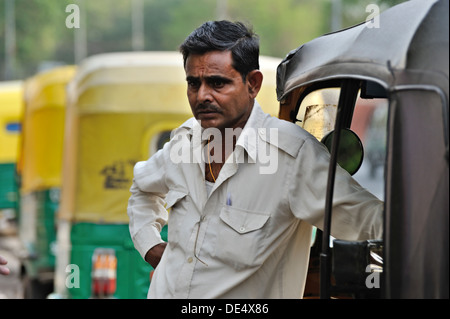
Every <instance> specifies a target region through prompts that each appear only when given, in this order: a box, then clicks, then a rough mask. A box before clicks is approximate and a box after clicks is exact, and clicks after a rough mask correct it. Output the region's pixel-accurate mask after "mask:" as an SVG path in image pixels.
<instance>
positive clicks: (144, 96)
mask: <svg viewBox="0 0 450 319" xmlns="http://www.w3.org/2000/svg"><path fill="white" fill-rule="evenodd" d="M278 63H279V60H277V59H271V58H262V61H261V64H262V69H263V72H264V67H263V66H264V65H267V69H268V71H266V73H267V75H266V82H265V83H266V87H265V88H263V89H262V91H263V92H265V93H262V97H263V99H265V100H268V101H267V103H265V102H262V104H263V105H264V104H266V111H267V112H270V113H272V114H274V115H275V114H277V113H278V103H277V100H276V95H275V85H276V80H275V74H276V66H277V64H278ZM185 77H186V76H185V72H184V68H183V60H182V56H181V54H180V53H178V52H124V53H106V54H100V55H96V56H92V57H89V58H87V59H86V60H84V61H83V62H82V63H81V65H80V66H79V69H78V72H77V74H76V76H75V78H74V80H73V81H72V82H71V83H70V85H69V87H68V109H67V122H66V131H65V150H64V160H63V162H64V163H63V191H62V197H61V209H60V212H59V215H58V245H57V247H58V258H57V270H56V276H55V291H54V293H53V294H52V295H51V296H50V297H51V298H145V297H146V295H147V291H148V287H149V284H150V281H149V274H150V272H151V270H152V268H151V266H150V265H148V264H147V263H146V262H145V261H144V260H143V259H142V257H141V256H140V255H139V253H138V252H137V250H136V249H135V248H134V245H133V242H132V240H131V237H130V234H129V228H128V222H129V220H128V215H127V213H126V211H127V204H128V199H129V197H130V192H129V189H130V187H131V184H132V179H133V167H134V165H135V163H136V162H138V161H142V160H145V159H147V158H148V157H149V156H151V155H152V154H153V153H154V152H156V151H157V150H158V149H159V148H161V147H162V145H163V144H164V143H165V142H166V141H167V140H168V139H169V138H170V132H171V131H172V130H173V129H175V128H176V127H178V126H179V125H181V124H182V123H183V122H185V121H186V120H187V119H188V118H190V117H192V113H191V109H190V106H189V103H188V100H187V96H186V80H185ZM269 100H270V102H269ZM162 237H163V239H165V240H166V239H167V229H163V231H162Z"/></svg>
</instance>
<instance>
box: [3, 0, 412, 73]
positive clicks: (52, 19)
mask: <svg viewBox="0 0 450 319" xmlns="http://www.w3.org/2000/svg"><path fill="white" fill-rule="evenodd" d="M404 1H405V0H277V1H274V0H95V1H89V0H0V80H13V79H24V78H26V77H29V76H31V75H33V74H34V73H36V72H38V71H39V70H42V69H45V68H48V67H50V66H52V65H58V64H74V63H77V62H78V61H77V60H79V59H80V56H81V57H83V56H89V55H93V54H97V53H102V52H112V51H131V50H177V48H178V46H179V44H180V43H181V42H182V41H183V39H184V38H185V37H186V36H187V35H188V34H189V33H190V32H191V31H192V30H193V29H195V28H196V27H197V26H199V25H200V24H202V23H203V22H205V21H208V20H217V19H229V20H233V21H236V20H241V21H245V22H247V23H249V24H251V25H253V27H254V29H255V32H256V33H257V34H258V35H259V36H260V44H261V54H263V55H269V56H275V57H281V58H282V57H284V56H285V55H286V54H287V53H288V52H289V51H290V50H292V49H294V48H296V47H298V46H300V45H301V44H302V43H305V42H307V41H310V40H312V39H313V38H315V37H318V36H320V35H322V34H324V33H327V32H331V31H335V30H338V29H341V28H345V27H348V26H351V25H354V24H357V23H360V22H364V21H365V19H366V18H367V17H368V16H369V14H370V12H366V8H367V6H368V5H369V4H376V5H378V7H379V8H380V12H382V11H384V10H385V9H387V8H389V7H391V6H393V5H395V4H398V3H400V2H404ZM69 4H76V5H78V7H79V9H80V28H78V29H77V28H68V27H67V26H66V19H67V18H68V16H69V15H70V14H71V13H72V12H71V11H69V12H66V7H67V6H68V5H69ZM76 39H77V40H76ZM76 43H78V45H77V44H76ZM80 45H81V46H83V47H82V48H81V51H80V48H78V51H77V47H79V46H80ZM76 52H78V53H76Z"/></svg>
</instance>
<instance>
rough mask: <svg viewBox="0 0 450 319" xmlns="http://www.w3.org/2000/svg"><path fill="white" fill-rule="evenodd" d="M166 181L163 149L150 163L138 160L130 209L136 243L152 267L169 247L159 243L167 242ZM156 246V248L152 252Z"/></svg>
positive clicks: (131, 231)
mask: <svg viewBox="0 0 450 319" xmlns="http://www.w3.org/2000/svg"><path fill="white" fill-rule="evenodd" d="M164 181H165V165H164V161H163V159H162V152H158V153H157V154H155V155H154V156H153V157H152V158H150V159H149V160H148V161H146V162H139V163H137V164H136V166H135V168H134V180H133V185H132V186H131V188H130V192H131V196H130V199H129V201H128V208H127V213H128V216H129V219H130V224H129V227H130V235H131V238H132V240H133V243H134V246H135V248H136V249H137V250H138V251H139V253H140V254H141V256H142V258H143V259H144V260H146V261H147V262H149V263H150V264H151V265H152V266H153V264H157V263H159V260H160V258H161V255H162V252H163V251H164V250H163V249H161V248H162V246H164V247H165V245H162V246H159V245H161V244H165V243H164V241H163V240H162V238H161V235H160V232H161V229H162V227H164V225H166V223H167V219H168V213H167V210H166V208H165V201H164V198H165V195H166V193H167V191H168V188H167V186H166V185H165V182H164ZM155 246H159V248H156V247H155ZM153 247H155V249H154V250H153V251H152V253H149V251H150V250H151V249H152V248H153ZM148 253H149V254H148ZM147 254H148V258H147ZM150 257H151V258H150Z"/></svg>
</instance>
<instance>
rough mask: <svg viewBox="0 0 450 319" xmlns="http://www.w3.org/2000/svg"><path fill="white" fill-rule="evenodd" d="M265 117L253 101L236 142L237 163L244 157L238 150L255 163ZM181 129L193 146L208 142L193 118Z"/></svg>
mask: <svg viewBox="0 0 450 319" xmlns="http://www.w3.org/2000/svg"><path fill="white" fill-rule="evenodd" d="M266 116H267V114H266V113H264V111H263V110H262V108H261V106H260V105H259V103H258V102H257V101H256V100H255V102H254V104H253V107H252V111H251V113H250V116H249V118H248V120H247V123H246V124H245V126H244V128H243V130H242V132H241V134H240V136H239V138H238V140H237V141H236V148H235V151H236V150H238V151H237V152H236V157H237V158H236V159H237V161H238V163H239V162H240V160H242V156H243V155H244V154H243V153H242V151H239V149H242V150H245V151H246V152H247V154H248V156H249V157H250V159H251V162H253V163H254V162H255V161H256V157H257V155H256V154H257V152H258V142H257V141H258V135H259V133H260V128H261V127H262V124H263V122H264V118H265V117H266ZM182 127H184V128H186V129H187V130H188V131H187V134H188V136H189V138H190V139H191V141H192V140H193V141H194V146H199V145H201V144H203V143H204V142H206V141H207V140H208V135H207V134H203V132H204V130H205V129H204V128H203V127H201V125H200V123H199V122H198V121H197V120H195V118H191V119H189V120H188V121H186V122H185V123H184V124H183V125H182ZM192 138H193V139H192Z"/></svg>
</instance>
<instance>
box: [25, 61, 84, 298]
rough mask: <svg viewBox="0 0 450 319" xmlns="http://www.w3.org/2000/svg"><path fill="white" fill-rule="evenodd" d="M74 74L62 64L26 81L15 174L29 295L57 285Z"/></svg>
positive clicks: (42, 294) (39, 294)
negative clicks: (67, 123)
mask: <svg viewBox="0 0 450 319" xmlns="http://www.w3.org/2000/svg"><path fill="white" fill-rule="evenodd" d="M74 73H75V67H74V66H62V67H58V68H55V69H51V70H48V71H43V72H41V73H38V74H37V75H35V76H33V77H31V78H29V79H27V80H26V81H25V84H24V96H23V99H24V104H25V107H24V116H23V119H22V127H23V130H22V136H21V142H20V149H19V164H18V167H17V174H18V176H19V179H20V220H19V237H20V241H21V244H22V246H23V249H24V253H21V254H20V255H21V262H22V269H21V271H22V277H23V282H24V296H25V298H45V297H46V296H47V294H49V293H50V292H51V291H52V290H53V276H54V273H53V272H54V267H55V250H54V245H55V241H56V224H55V218H56V213H57V211H58V207H59V194H60V188H61V163H62V150H63V134H64V117H65V111H66V94H65V87H66V85H67V83H68V82H69V80H70V79H71V78H72V76H73V75H74Z"/></svg>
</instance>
